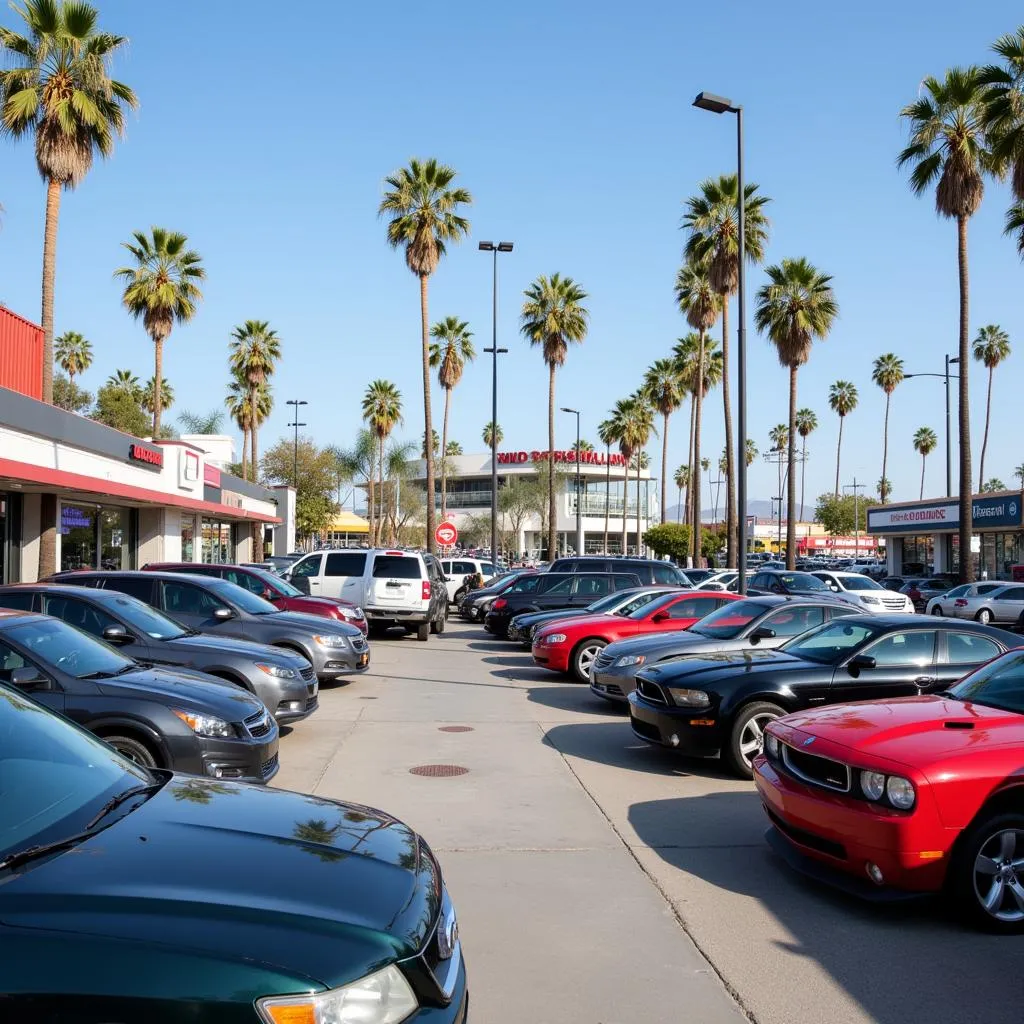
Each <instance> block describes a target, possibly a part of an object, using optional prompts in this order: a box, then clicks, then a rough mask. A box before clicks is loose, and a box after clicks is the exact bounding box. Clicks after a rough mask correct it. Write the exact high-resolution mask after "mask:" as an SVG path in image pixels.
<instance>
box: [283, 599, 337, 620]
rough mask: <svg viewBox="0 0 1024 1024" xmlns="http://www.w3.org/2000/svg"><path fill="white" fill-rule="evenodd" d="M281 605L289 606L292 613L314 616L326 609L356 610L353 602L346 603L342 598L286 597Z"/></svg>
mask: <svg viewBox="0 0 1024 1024" xmlns="http://www.w3.org/2000/svg"><path fill="white" fill-rule="evenodd" d="M280 603H281V604H287V605H288V611H290V612H309V613H310V614H312V615H317V614H320V612H321V611H322V609H324V608H337V607H338V606H339V605H340V606H341V607H342V608H355V605H354V604H353V603H352V602H351V601H345V600H343V599H342V598H340V597H305V596H303V597H285V598H282V599H281V602H280Z"/></svg>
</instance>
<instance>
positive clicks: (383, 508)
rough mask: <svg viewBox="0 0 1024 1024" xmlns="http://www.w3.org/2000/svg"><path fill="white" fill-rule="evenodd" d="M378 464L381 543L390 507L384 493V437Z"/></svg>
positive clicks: (379, 541)
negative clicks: (386, 502)
mask: <svg viewBox="0 0 1024 1024" xmlns="http://www.w3.org/2000/svg"><path fill="white" fill-rule="evenodd" d="M378 465H379V467H380V469H379V471H378V474H377V479H378V480H379V481H380V491H379V493H380V499H379V501H380V514H379V516H378V518H379V520H380V525H379V526H378V527H377V543H378V544H381V543H383V539H384V527H385V525H386V523H387V515H388V507H387V505H386V504H385V501H386V498H385V495H384V438H383V437H381V439H380V460H379V462H378Z"/></svg>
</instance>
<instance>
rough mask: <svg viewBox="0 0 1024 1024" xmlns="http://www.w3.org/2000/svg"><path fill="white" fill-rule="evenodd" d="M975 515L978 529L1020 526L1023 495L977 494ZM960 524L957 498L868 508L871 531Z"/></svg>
mask: <svg viewBox="0 0 1024 1024" xmlns="http://www.w3.org/2000/svg"><path fill="white" fill-rule="evenodd" d="M971 519H972V522H973V525H974V527H975V528H976V529H985V528H988V527H993V526H1020V525H1021V499H1020V495H1016V494H1013V495H1003V496H1002V497H999V498H975V499H974V501H973V502H972V503H971ZM959 525H960V506H959V504H958V503H957V502H942V503H941V504H935V505H886V506H884V507H882V508H869V509H868V533H935V532H941V531H950V530H955V529H956V528H957V526H959Z"/></svg>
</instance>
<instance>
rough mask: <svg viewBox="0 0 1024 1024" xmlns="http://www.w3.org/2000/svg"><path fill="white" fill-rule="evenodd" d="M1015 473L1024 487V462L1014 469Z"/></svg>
mask: <svg viewBox="0 0 1024 1024" xmlns="http://www.w3.org/2000/svg"><path fill="white" fill-rule="evenodd" d="M1013 475H1014V476H1015V477H1016V478H1017V479H1018V480H1019V481H1020V485H1021V487H1024V462H1022V463H1021V464H1020V465H1019V466H1018V467H1017V468H1016V469H1015V470H1014V471H1013Z"/></svg>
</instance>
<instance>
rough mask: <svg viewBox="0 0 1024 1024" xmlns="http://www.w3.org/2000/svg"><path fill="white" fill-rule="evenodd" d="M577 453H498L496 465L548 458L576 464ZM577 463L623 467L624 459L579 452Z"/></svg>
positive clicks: (622, 457)
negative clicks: (552, 457) (551, 457)
mask: <svg viewBox="0 0 1024 1024" xmlns="http://www.w3.org/2000/svg"><path fill="white" fill-rule="evenodd" d="M576 455H577V453H576V452H575V451H574V450H573V449H569V451H562V452H539V451H530V452H498V465H499V466H508V465H513V466H514V465H520V466H522V465H526V463H528V462H547V461H548V458H549V457H550V456H554V461H555V462H567V463H571V464H573V465H575V464H576V462H577V458H576ZM579 463H580V465H581V466H625V465H626V457H625V456H624V455H619V454H617V453H616V454H611V455H607V456H606V455H605V454H604V452H580V453H579Z"/></svg>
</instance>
